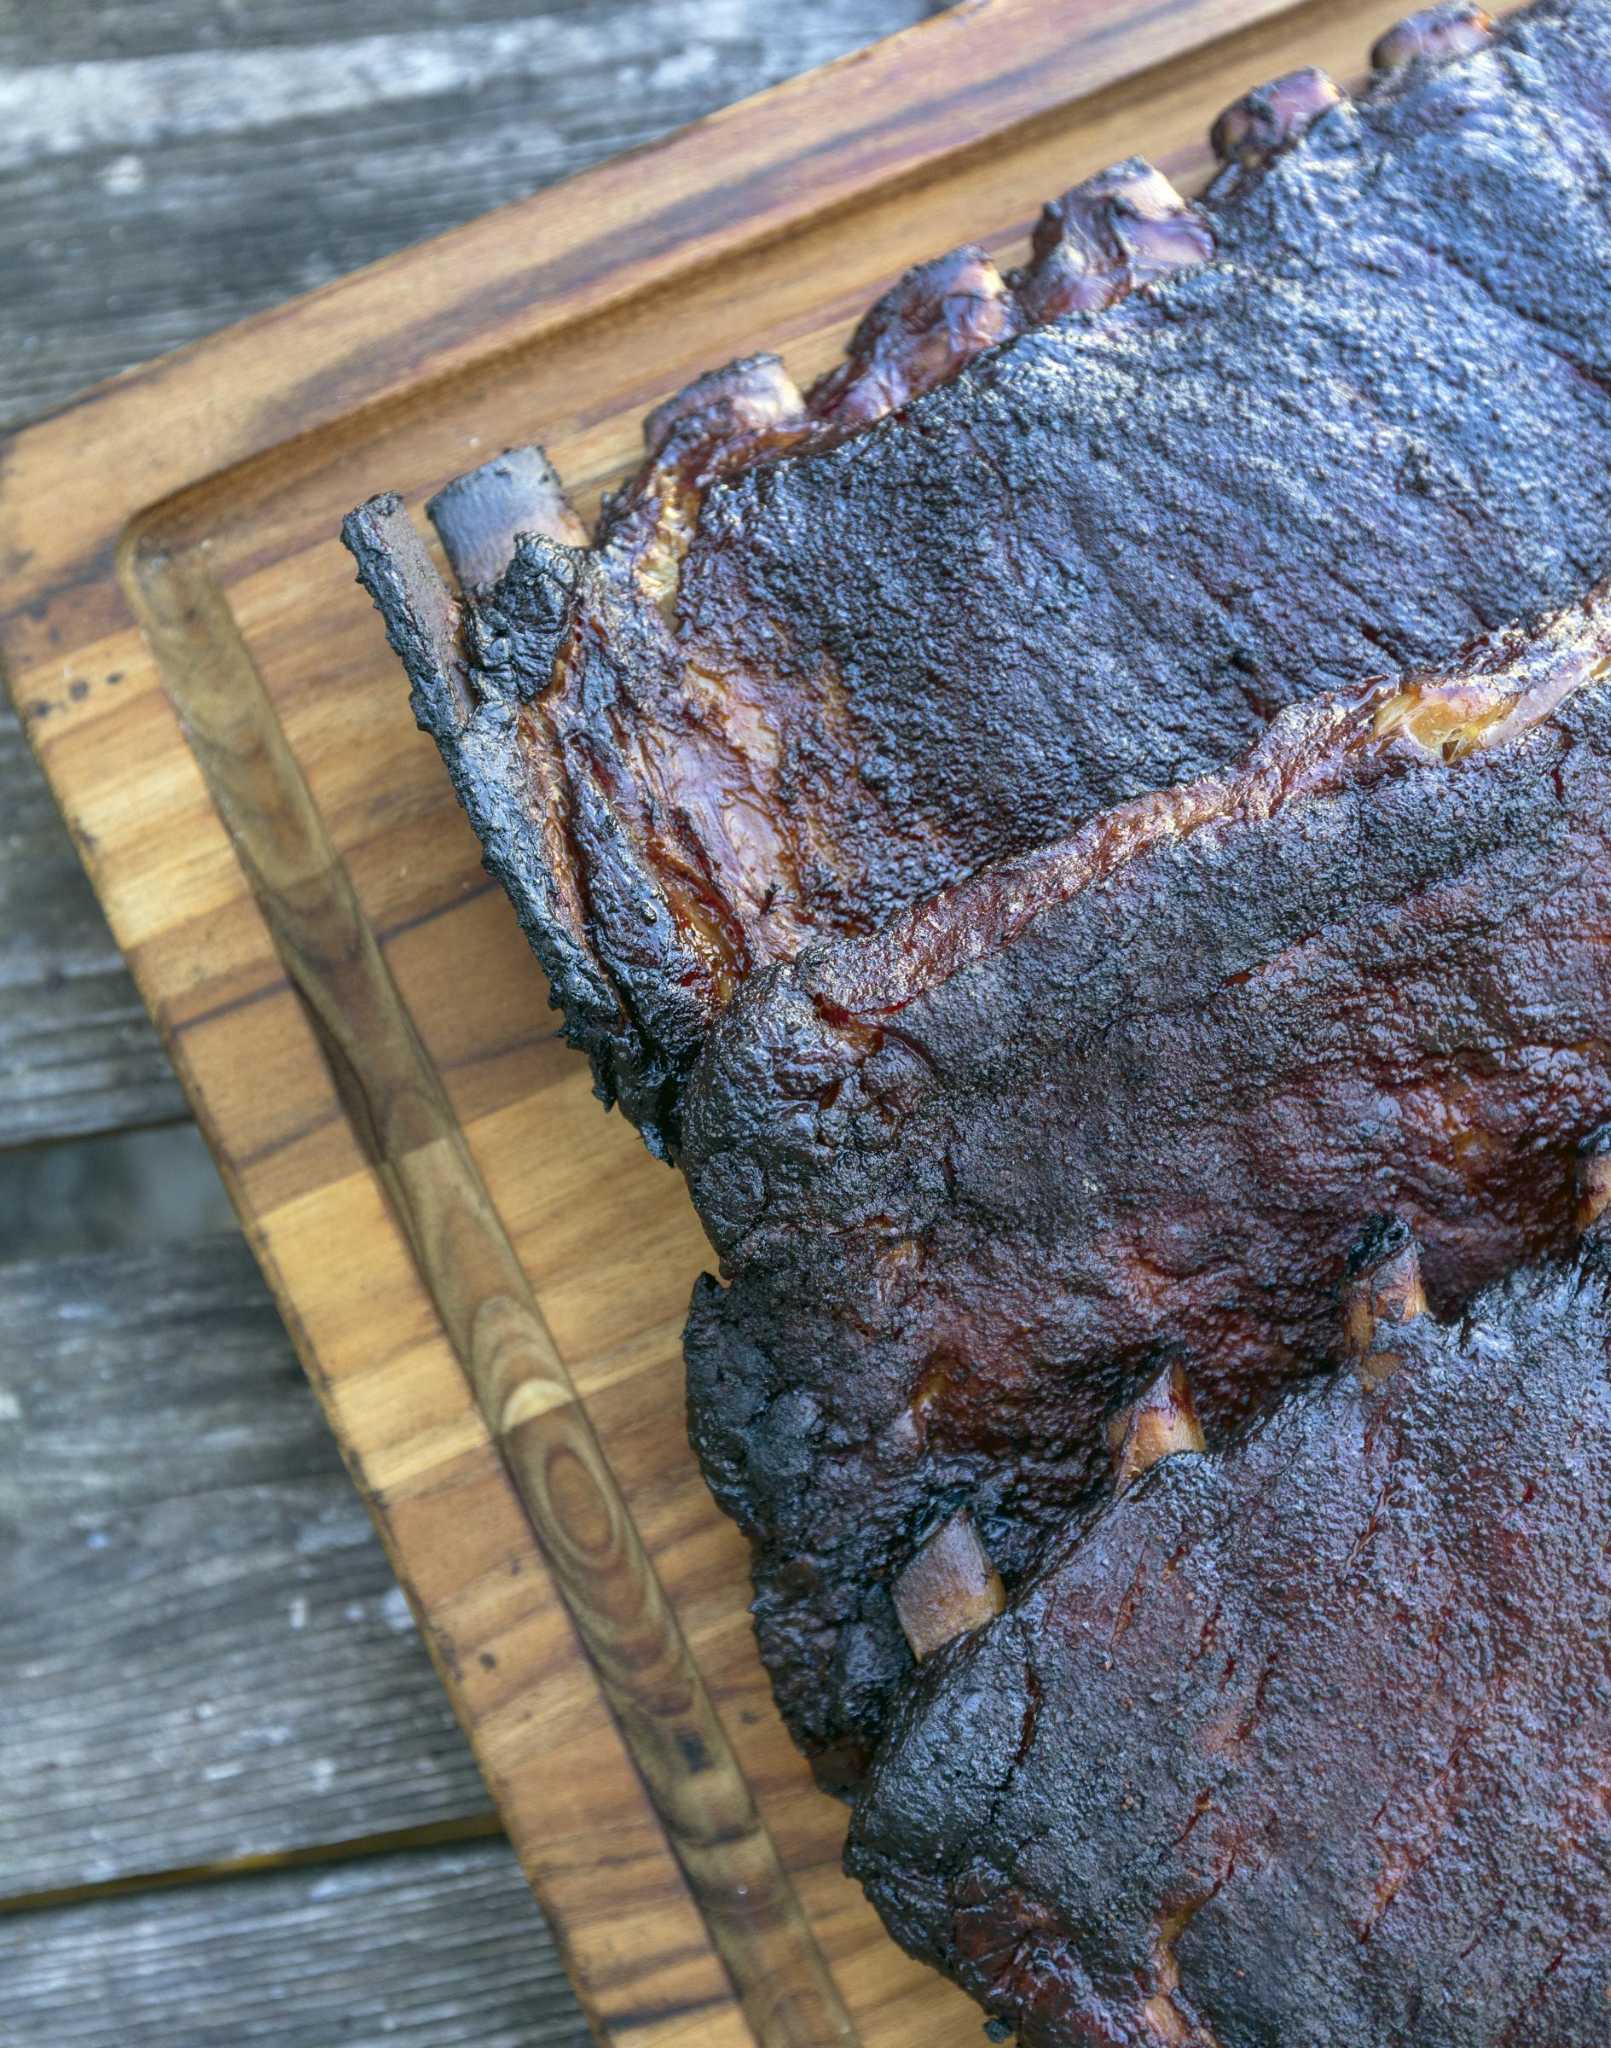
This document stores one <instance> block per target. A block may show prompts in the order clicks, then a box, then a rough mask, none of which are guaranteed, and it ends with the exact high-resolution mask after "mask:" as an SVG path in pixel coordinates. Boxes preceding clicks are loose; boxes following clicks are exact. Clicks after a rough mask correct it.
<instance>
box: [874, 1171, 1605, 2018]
mask: <svg viewBox="0 0 1611 2048" xmlns="http://www.w3.org/2000/svg"><path fill="white" fill-rule="evenodd" d="M1608 1166H1611V1156H1608V1155H1607V1153H1606V1151H1605V1150H1604V1149H1603V1146H1602V1148H1600V1149H1592V1148H1591V1149H1590V1151H1589V1152H1588V1153H1587V1154H1586V1156H1585V1157H1584V1159H1583V1161H1582V1167H1583V1171H1584V1179H1583V1182H1582V1184H1581V1192H1580V1200H1581V1203H1582V1209H1583V1214H1584V1215H1585V1217H1593V1216H1594V1215H1595V1214H1596V1213H1597V1212H1598V1211H1599V1210H1600V1209H1601V1208H1603V1206H1604V1204H1605V1202H1606V1200H1607V1197H1608V1195H1611V1173H1608V1171H1607V1168H1608ZM1598 1227H1599V1226H1597V1225H1596V1226H1591V1237H1590V1239H1589V1241H1586V1242H1585V1243H1584V1244H1583V1245H1582V1246H1581V1247H1580V1248H1577V1249H1574V1250H1572V1251H1570V1252H1567V1253H1565V1254H1564V1255H1563V1256H1561V1257H1560V1258H1558V1259H1554V1260H1550V1261H1547V1262H1544V1263H1541V1264H1536V1265H1528V1266H1523V1267H1521V1268H1520V1269H1519V1270H1518V1271H1516V1272H1515V1273H1514V1274H1512V1275H1510V1276H1509V1277H1507V1278H1506V1279H1504V1280H1502V1281H1500V1282H1498V1283H1496V1284H1495V1285H1493V1286H1492V1287H1490V1288H1488V1289H1486V1290H1485V1291H1484V1292H1482V1293H1480V1294H1479V1295H1478V1296H1477V1297H1476V1299H1475V1300H1474V1301H1473V1302H1472V1303H1471V1304H1470V1305H1469V1307H1468V1308H1467V1309H1466V1311H1465V1313H1464V1314H1463V1315H1462V1316H1461V1317H1460V1318H1459V1319H1458V1320H1456V1321H1454V1322H1439V1321H1436V1320H1434V1319H1433V1317H1432V1316H1431V1315H1430V1314H1428V1313H1427V1311H1426V1301H1425V1297H1424V1294H1423V1293H1422V1291H1421V1289H1420V1286H1419V1284H1418V1276H1417V1273H1416V1265H1415V1245H1414V1240H1413V1238H1412V1237H1411V1236H1410V1235H1409V1233H1408V1232H1406V1231H1403V1230H1402V1229H1391V1228H1390V1229H1388V1230H1384V1231H1381V1232H1379V1233H1378V1234H1377V1235H1376V1238H1375V1241H1374V1242H1373V1243H1371V1244H1369V1245H1368V1246H1367V1247H1366V1248H1365V1256H1364V1257H1363V1258H1362V1259H1360V1260H1358V1261H1356V1264H1355V1270H1354V1274H1353V1279H1352V1284H1351V1289H1350V1294H1349V1298H1348V1299H1347V1304H1346V1311H1345V1315H1344V1317H1343V1319H1342V1322H1341V1323H1340V1325H1339V1329H1338V1332H1337V1337H1338V1341H1339V1342H1340V1343H1346V1344H1347V1345H1348V1348H1349V1349H1350V1350H1351V1352H1352V1354H1353V1358H1354V1363H1355V1368H1356V1369H1355V1371H1353V1372H1340V1373H1334V1374H1332V1375H1331V1376H1329V1377H1328V1378H1326V1379H1324V1380H1321V1381H1319V1382H1317V1383H1314V1384H1311V1385H1308V1386H1304V1387H1302V1388H1300V1389H1297V1390H1296V1391H1294V1392H1292V1393H1291V1394H1289V1395H1288V1396H1287V1397H1286V1398H1285V1399H1284V1400H1283V1401H1282V1403H1281V1404H1280V1405H1279V1406H1278V1407H1277V1408H1276V1409H1275V1410H1274V1411H1273V1412H1272V1413H1271V1414H1270V1415H1269V1416H1268V1417H1267V1418H1265V1419H1264V1420H1262V1421H1261V1422H1260V1423H1259V1424H1258V1425H1257V1426H1256V1427H1254V1428H1253V1429H1252V1430H1250V1431H1249V1432H1248V1433H1247V1434H1245V1435H1244V1436H1243V1437H1242V1438H1241V1439H1240V1440H1239V1441H1238V1442H1237V1443H1236V1444H1235V1445H1234V1446H1232V1447H1230V1448H1227V1449H1225V1450H1224V1451H1222V1452H1218V1453H1215V1452H1204V1451H1203V1449H1202V1439H1201V1437H1200V1436H1199V1437H1197V1439H1196V1441H1195V1443H1193V1442H1192V1441H1190V1429H1189V1421H1188V1423H1187V1426H1186V1427H1185V1428H1184V1430H1183V1429H1182V1414H1183V1402H1182V1393H1181V1389H1180V1387H1179V1386H1177V1387H1176V1388H1175V1389H1174V1390H1173V1391H1172V1392H1170V1393H1169V1395H1168V1397H1167V1398H1166V1399H1165V1401H1164V1402H1163V1406H1164V1408H1166V1409H1167V1410H1168V1411H1169V1412H1170V1413H1171V1414H1172V1415H1173V1417H1174V1427H1175V1436H1174V1438H1173V1440H1170V1438H1169V1437H1168V1435H1167V1434H1166V1435H1165V1436H1164V1437H1162V1438H1160V1439H1159V1440H1158V1441H1156V1442H1154V1444H1153V1445H1152V1448H1151V1452H1150V1454H1149V1456H1148V1457H1147V1458H1144V1459H1143V1460H1141V1461H1139V1463H1138V1464H1137V1466H1136V1469H1135V1470H1134V1471H1133V1472H1132V1473H1131V1474H1130V1475H1128V1483H1126V1484H1124V1485H1123V1488H1122V1491H1119V1492H1117V1493H1116V1495H1115V1497H1113V1498H1112V1499H1111V1500H1110V1501H1109V1502H1108V1504H1107V1505H1106V1506H1105V1507H1104V1508H1103V1510H1102V1512H1101V1513H1100V1514H1098V1515H1097V1516H1096V1517H1095V1518H1094V1519H1093V1520H1091V1521H1090V1523H1089V1524H1088V1525H1087V1526H1085V1527H1083V1528H1082V1529H1081V1530H1080V1531H1079V1532H1078V1534H1077V1535H1076V1536H1075V1537H1074V1538H1073V1540H1071V1541H1069V1542H1067V1543H1065V1544H1064V1545H1062V1546H1061V1547H1059V1548H1058V1549H1057V1550H1056V1551H1055V1553H1054V1554H1053V1555H1052V1556H1051V1557H1050V1558H1049V1560H1048V1562H1047V1563H1046V1565H1045V1566H1044V1568H1043V1569H1042V1570H1041V1571H1040V1572H1039V1573H1038V1574H1037V1575H1036V1576H1035V1578H1034V1579H1033V1580H1032V1581H1031V1583H1029V1584H1028V1585H1026V1586H1025V1587H1024V1588H1022V1590H1021V1591H1020V1592H1019V1594H1018V1595H1017V1597H1016V1598H1015V1599H1014V1600H1013V1601H1012V1602H1011V1604H1010V1605H1009V1606H1008V1607H1007V1608H1006V1611H1005V1612H1003V1613H1001V1614H1000V1615H999V1617H998V1618H995V1619H992V1620H990V1621H988V1622H987V1623H986V1625H985V1626H984V1627H983V1628H982V1629H980V1630H978V1631H976V1632H974V1633H971V1634H967V1635H962V1636H956V1637H954V1638H953V1640H952V1641H951V1643H950V1644H949V1645H947V1646H944V1647H939V1648H936V1649H935V1651H934V1652H933V1654H932V1656H931V1659H930V1661H929V1663H928V1665H927V1666H926V1668H925V1670H924V1672H923V1673H922V1674H921V1676H920V1678H919V1679H918V1681H917V1682H916V1683H915V1685H914V1686H913V1688H912V1689H911V1691H910V1693H909V1694H908V1696H907V1697H906V1698H905V1699H904V1700H903V1702H902V1704H901V1706H900V1708H899V1710H898V1712H897V1714H896V1717H895V1720H894V1723H893V1725H892V1728H891V1732H890V1738H889V1741H888V1743H887V1745H886V1747H885V1748H884V1750H883V1751H882V1753H881V1755H880V1758H879V1762H878V1765H877V1767H876V1769H875V1771H874V1773H873V1776H872V1779H871V1782H870V1784H869V1786H868V1789H867V1791H866V1793H865V1795H864V1796H863V1798H862V1800H861V1802H860V1804H859V1805H858V1807H857V1809H856V1813H855V1816H854V1818H853V1820H852V1823H851V1846H850V1851H849V1858H848V1860H849V1863H850V1867H851V1869H852V1870H853V1871H854V1872H855V1873H856V1874H857V1875H858V1876H859V1877H860V1878H861V1879H862V1881H863V1882H864V1883H865V1885H866V1886H867V1888H868V1890H869V1892H870V1893H871V1895H872V1897H873V1899H874V1901H875V1903H876V1904H877V1905H878V1907H879V1909H880V1911H881V1912H882V1914H883V1915H884V1918H885V1920H886V1921H887V1923H888V1925H889V1927H890V1930H891V1932H892V1933H894V1934H895V1935H896V1936H897V1938H898V1939H899V1940H900V1941H901V1942H903V1943H904V1944H905V1946H906V1947H908V1948H909V1949H911V1950H913V1951H914V1953H916V1954H918V1955H921V1956H924V1957H926V1958H927V1959H929V1960H930V1961H932V1962H934V1963H935V1964H937V1965H938V1966H939V1967H940V1968H942V1969H944V1970H946V1971H947V1972H948V1973H949V1974H951V1975H952V1976H954V1977H956V1978H957V1979H958V1981H959V1982H961V1983H962V1984H964V1985H965V1986H966V1987H967V1988H968V1990H969V1991H971V1992H972V1993H973V1994H974V1995H975V1996H976V1997H977V1998H978V1999H979V2000H980V2001H981V2002H982V2003H983V2005H984V2006H985V2007H986V2009H987V2011H989V2012H991V2013H992V2014H994V2015H996V2017H997V2019H998V2020H999V2021H1000V2022H1001V2027H1000V2033H1001V2036H1002V2037H1005V2033H1006V2031H1007V2029H1008V2028H1009V2027H1011V2028H1013V2029H1016V2030H1018V2032H1017V2038H1018V2039H1019V2040H1020V2041H1021V2042H1022V2043H1023V2044H1024V2048H1073V2044H1093V2048H1094V2044H1110V2048H1255V2044H1257V2048H1263V2044H1269V2048H1275V2044H1278V2043H1279V2044H1282V2048H1289V2044H1290V2048H1297V2044H1299V2043H1303V2044H1305V2048H1311V2044H1313V2048H1342V2044H1350V2048H1352V2044H1359V2048H1364V2044H1369V2048H1502V2044H1513V2048H1599V2044H1601V2043H1603V2042H1604V2041H1605V2040H1606V2039H1607V2037H1608V2035H1607V2029H1608V2020H1607V2014H1608V2011H1611V1908H1608V1899H1611V1804H1608V1800H1607V1793H1606V1757H1607V1755H1608V1754H1611V1684H1608V1681H1607V1675H1606V1644H1607V1642H1608V1640H1611V1579H1608V1577H1607V1574H1606V1568H1605V1559H1606V1555H1607V1551H1608V1548H1611V1260H1608V1256H1607V1250H1606V1246H1605V1244H1604V1242H1603V1241H1601V1242H1595V1241H1594V1240H1593V1234H1592V1233H1593V1230H1594V1229H1597V1228H1598ZM1175 1372H1176V1376H1177V1379H1178V1378H1179V1376H1180V1368H1179V1366H1178V1365H1177V1367H1176V1368H1175ZM1188 1372H1189V1368H1188ZM1132 1434H1133V1432H1132Z"/></svg>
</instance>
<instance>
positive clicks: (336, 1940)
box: [0, 1842, 589, 2048]
mask: <svg viewBox="0 0 1611 2048" xmlns="http://www.w3.org/2000/svg"><path fill="white" fill-rule="evenodd" d="M534 1928H535V1924H534V1920H533V1915H532V1911H531V1894H530V1893H529V1891H528V1890H527V1889H526V1886H525V1883H524V1881H523V1880H522V1878H521V1875H520V1867H519V1865H518V1864H517V1863H516V1861H515V1858H514V1855H513V1852H512V1851H511V1850H510V1849H509V1848H508V1847H507V1846H506V1845H505V1844H504V1843H502V1842H484V1843H477V1844H474V1845H472V1846H469V1847H461V1848H454V1849H445V1850H438V1851H435V1852H433V1853H432V1854H429V1855H421V1854H419V1853H415V1854H411V1855H407V1854H405V1855H391V1856H373V1857H365V1858H362V1859H360V1860H358V1861H355V1862H351V1863H347V1864H343V1865H341V1866H339V1867H336V1868H331V1867H329V1866H324V1867H320V1866H314V1867H312V1868H310V1869H306V1870H288V1871H279V1872H275V1873H274V1874H272V1875H266V1876H261V1877H250V1878H243V1879H241V1880H239V1881H237V1882H235V1883H233V1884H230V1885H228V1886H217V1885H191V1886H185V1887H183V1888H181V1889H177V1890H163V1891H158V1892H148V1893H145V1894H143V1895H141V1896H140V1897H136V1898H116V1899H104V1900H98V1901H96V1902H95V1903H94V1904H91V1905H84V1906H66V1907H57V1908H53V1909H51V1910H48V1911H43V1912H32V1913H24V1914H15V1915H12V1916H9V1917H7V1918H0V2041H3V2042H4V2043H5V2044H6V2048H56V2044H63V2048H65V2044H66V2043H68V2042H71V2043H72V2044H73V2048H174V2044H175V2043H176V2042H178V2041H183V2042H184V2044H185V2048H245V2044H247V2043H260V2044H263V2048H286V2044H287V2043H288V2042H308V2043H310V2044H312V2043H318V2044H319V2048H330V2044H333V2043H335V2042H340V2043H341V2044H342V2048H585V2044H586V2043H587V2041H588V2039H589V2036H588V2030H587V2027H586V2024H585V2023H584V2021H583V2020H582V2017H581V2015H580V2014H579V2013H578V2012H577V2010H576V2006H575V2003H574V2001H573V2000H572V1999H571V1998H570V1996H569V1993H568V1990H567V1987H566V1985H565V1981H564V1977H563V1975H562V1972H561V1969H560V1964H559V1961H558V1958H557V1957H556V1956H555V1954H554V1952H553V1950H552V1949H551V1948H549V1947H547V1946H546V1945H542V1944H540V1943H539V1942H538V1941H537V1940H536V1939H534Z"/></svg>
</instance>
